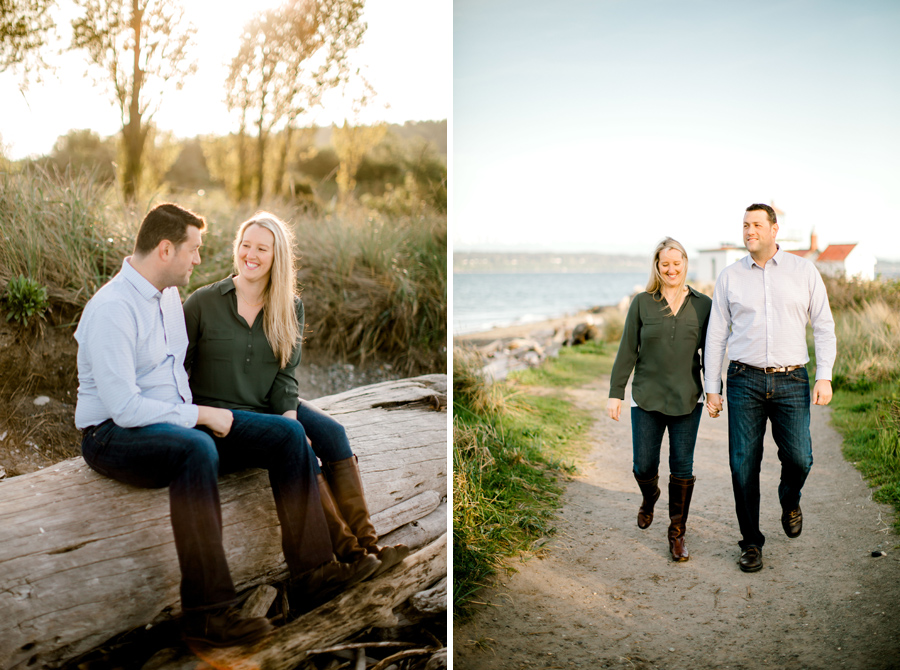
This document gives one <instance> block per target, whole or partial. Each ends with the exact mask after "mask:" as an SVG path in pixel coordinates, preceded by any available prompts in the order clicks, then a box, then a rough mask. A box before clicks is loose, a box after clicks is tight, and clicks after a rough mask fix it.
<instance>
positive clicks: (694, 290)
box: [687, 284, 703, 298]
mask: <svg viewBox="0 0 900 670" xmlns="http://www.w3.org/2000/svg"><path fill="white" fill-rule="evenodd" d="M687 287H688V291H689V292H690V293H691V294H693V295H694V296H695V297H697V298H699V297H700V296H701V295H703V294H702V293H700V291H698V290H697V289H695V288H694V287H693V286H691V285H690V284H688V285H687Z"/></svg>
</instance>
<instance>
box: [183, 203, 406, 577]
mask: <svg viewBox="0 0 900 670" xmlns="http://www.w3.org/2000/svg"><path fill="white" fill-rule="evenodd" d="M292 242H293V235H292V233H291V230H290V228H288V226H287V224H285V223H284V222H283V221H282V220H281V219H279V218H278V217H276V216H274V215H272V214H269V213H266V212H260V213H257V214H256V215H255V216H254V217H253V218H251V219H250V220H248V221H246V222H244V223H243V224H241V226H240V228H239V230H238V232H237V235H236V237H235V241H234V269H235V272H236V274H235V275H233V276H231V277H227V278H226V279H223V280H221V281H219V282H216V283H214V284H210V285H208V286H204V287H202V288H200V289H197V290H196V291H195V292H194V293H193V294H192V295H191V296H190V297H189V298H188V299H187V300H186V301H185V303H184V315H185V321H186V323H187V330H188V338H189V340H190V342H189V345H188V349H187V354H186V356H185V367H186V368H187V370H188V371H189V373H190V384H191V391H192V392H193V394H194V397H195V398H202V399H203V402H204V403H205V404H207V405H211V406H213V407H224V408H227V409H236V410H246V411H251V412H262V413H264V414H276V415H277V414H280V415H282V416H284V417H287V419H290V420H296V421H299V422H300V424H301V426H302V427H303V429H304V432H305V434H306V437H307V438H308V440H309V442H310V443H311V446H312V449H313V451H314V452H315V454H316V456H317V457H318V458H319V459H320V460H321V461H322V464H321V468H319V467H317V468H316V471H317V481H318V486H319V497H320V498H321V501H322V508H323V510H324V512H325V519H326V521H327V523H328V530H329V534H330V535H331V541H332V545H333V548H334V553H335V555H336V556H337V558H338V560H340V561H343V562H346V563H351V564H355V563H357V562H358V561H362V560H364V559H367V558H370V557H374V558H375V559H377V561H376V566H377V569H376V570H375V572H374V573H371V574H372V576H374V575H377V574H380V573H382V572H384V571H385V570H387V569H388V568H390V567H392V566H393V565H396V564H397V563H399V562H400V561H402V560H403V559H404V558H405V557H406V556H407V555H408V554H409V549H408V548H407V547H406V546H405V545H402V544H401V545H396V546H387V547H381V546H379V545H378V543H377V541H378V536H377V534H376V533H375V528H374V526H373V525H372V522H371V519H370V518H369V511H368V506H367V504H366V499H365V494H364V492H363V488H362V479H361V478H360V473H359V467H358V465H357V458H356V456H355V455H354V454H353V451H352V450H351V448H350V442H349V440H348V439H347V433H346V431H345V430H344V427H343V426H341V425H340V424H339V423H338V422H337V421H335V420H334V419H332V418H331V417H330V416H328V414H326V413H325V412H323V411H322V410H320V409H319V408H318V407H316V406H315V405H313V404H311V403H310V402H308V401H306V400H303V399H300V398H299V397H298V386H297V379H296V376H295V371H296V369H297V365H298V364H299V363H300V349H301V342H302V334H303V325H304V311H303V302H302V301H301V300H300V297H299V296H298V295H297V291H296V271H295V258H294V252H293V244H292ZM197 402H200V401H199V400H197ZM304 442H305V440H304ZM303 446H304V448H309V446H307V445H306V444H304V445H303ZM317 466H318V464H317Z"/></svg>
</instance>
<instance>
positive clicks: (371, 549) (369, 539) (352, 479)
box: [322, 455, 409, 577]
mask: <svg viewBox="0 0 900 670" xmlns="http://www.w3.org/2000/svg"><path fill="white" fill-rule="evenodd" d="M322 469H323V470H324V471H325V473H326V478H327V479H328V483H329V484H330V485H331V490H332V491H333V492H334V496H335V499H336V500H337V505H338V509H340V511H341V516H343V517H344V519H345V520H346V521H347V525H348V526H349V527H350V531H351V532H352V533H353V535H354V536H356V539H357V540H358V542H359V546H360V547H362V548H363V549H364V550H365V551H366V552H367V553H369V554H373V555H375V556H377V557H378V559H379V560H380V561H381V567H380V568H378V570H376V571H375V574H374V575H373V577H374V576H375V575H379V574H381V573H382V572H384V571H385V570H387V569H388V568H390V567H391V566H394V565H396V564H397V563H399V562H400V561H402V560H403V559H404V558H406V557H407V556H409V547H407V546H406V545H405V544H397V545H394V546H391V547H380V546H378V534H377V533H376V532H375V526H373V525H372V520H371V519H370V518H369V508H368V506H367V505H366V496H365V493H364V492H363V486H362V478H361V477H360V474H359V465H358V461H357V458H356V456H355V455H354V456H351V457H350V458H345V459H344V460H342V461H334V462H333V463H324V464H323V466H322Z"/></svg>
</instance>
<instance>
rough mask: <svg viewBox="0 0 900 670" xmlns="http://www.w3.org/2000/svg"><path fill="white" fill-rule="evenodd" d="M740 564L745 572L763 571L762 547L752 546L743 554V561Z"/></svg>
mask: <svg viewBox="0 0 900 670" xmlns="http://www.w3.org/2000/svg"><path fill="white" fill-rule="evenodd" d="M739 563H740V566H741V570H743V571H744V572H757V571H759V570H762V566H763V560H762V547H757V546H756V545H755V544H751V545H750V546H749V547H747V548H746V549H744V551H743V552H742V553H741V560H740V561H739Z"/></svg>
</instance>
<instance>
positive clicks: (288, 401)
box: [272, 395, 300, 414]
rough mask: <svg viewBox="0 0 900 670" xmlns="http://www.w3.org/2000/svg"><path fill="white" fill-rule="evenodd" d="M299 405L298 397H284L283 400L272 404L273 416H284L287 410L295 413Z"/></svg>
mask: <svg viewBox="0 0 900 670" xmlns="http://www.w3.org/2000/svg"><path fill="white" fill-rule="evenodd" d="M299 405H300V396H297V397H296V398H293V397H291V396H289V395H286V396H285V397H284V399H283V400H281V401H279V402H276V403H272V409H273V410H275V414H284V413H285V412H287V411H289V410H293V411H295V412H296V411H297V407H298V406H299Z"/></svg>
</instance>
